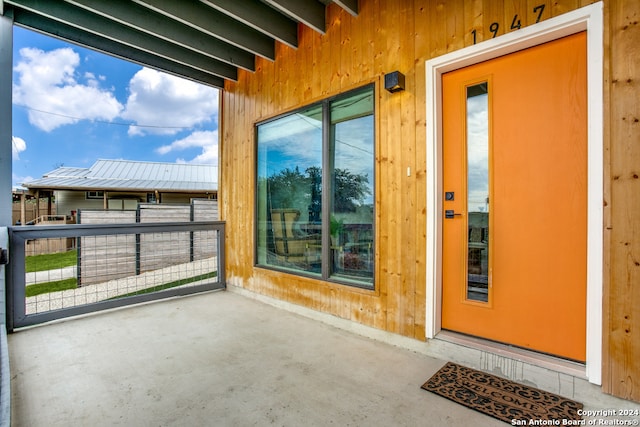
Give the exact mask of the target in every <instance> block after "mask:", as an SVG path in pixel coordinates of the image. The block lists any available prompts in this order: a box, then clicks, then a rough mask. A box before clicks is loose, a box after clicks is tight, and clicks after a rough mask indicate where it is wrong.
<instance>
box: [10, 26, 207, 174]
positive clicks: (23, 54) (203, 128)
mask: <svg viewBox="0 0 640 427" xmlns="http://www.w3.org/2000/svg"><path fill="white" fill-rule="evenodd" d="M13 65H14V70H13V171H12V172H13V175H12V181H13V186H14V187H18V186H20V184H21V183H23V182H28V181H30V180H32V179H37V178H40V177H42V175H43V174H45V173H46V172H49V171H51V170H53V169H55V168H57V167H59V166H62V165H64V166H69V167H89V166H91V165H92V164H93V163H94V162H95V161H96V160H97V159H126V160H142V161H154V162H171V163H174V162H182V163H204V164H213V165H217V164H218V147H217V143H218V91H217V90H216V89H214V88H211V87H208V86H204V85H199V84H197V83H194V82H191V81H188V80H185V79H180V78H178V77H175V76H172V75H169V74H165V73H161V72H158V71H155V70H152V69H149V68H144V67H142V66H140V65H137V64H133V63H130V62H126V61H123V60H121V59H117V58H113V57H111V56H108V55H105V54H102V53H98V52H95V51H92V50H89V49H85V48H81V47H79V46H76V45H73V44H70V43H65V42H62V41H60V40H58V39H55V38H52V37H47V36H44V35H41V34H38V33H35V32H32V31H29V30H25V29H22V28H19V27H14V52H13Z"/></svg>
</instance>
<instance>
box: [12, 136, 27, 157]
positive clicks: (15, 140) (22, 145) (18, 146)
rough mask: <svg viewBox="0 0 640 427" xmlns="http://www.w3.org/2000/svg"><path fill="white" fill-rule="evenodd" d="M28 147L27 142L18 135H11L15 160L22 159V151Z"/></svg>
mask: <svg viewBox="0 0 640 427" xmlns="http://www.w3.org/2000/svg"><path fill="white" fill-rule="evenodd" d="M26 149H27V143H26V142H25V140H24V139H22V138H20V137H18V136H12V137H11V155H12V157H13V160H20V153H21V152H22V151H24V150H26Z"/></svg>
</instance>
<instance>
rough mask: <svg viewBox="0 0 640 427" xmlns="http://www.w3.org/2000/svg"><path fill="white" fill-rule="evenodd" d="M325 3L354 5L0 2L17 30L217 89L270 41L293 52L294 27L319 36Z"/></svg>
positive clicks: (297, 0)
mask: <svg viewBox="0 0 640 427" xmlns="http://www.w3.org/2000/svg"><path fill="white" fill-rule="evenodd" d="M330 3H336V4H337V5H338V6H340V7H341V8H343V9H344V10H346V11H347V12H349V13H351V14H352V15H357V13H358V0H334V1H332V0H199V1H198V0H116V1H104V0H66V1H62V0H0V14H3V15H5V16H8V17H12V18H13V21H14V23H15V24H16V25H20V26H22V27H25V28H30V29H32V30H35V31H39V32H42V33H45V34H49V35H52V36H54V37H58V38H61V39H64V40H67V41H70V42H73V43H76V44H79V45H82V46H86V47H89V48H92V49H95V50H99V51H102V52H105V53H108V54H111V55H114V56H117V57H120V58H123V59H127V60H130V61H132V62H136V63H138V64H142V65H145V66H149V67H151V68H156V69H160V70H163V71H166V72H169V73H172V74H176V75H179V76H182V77H186V78H189V79H191V80H195V81H198V82H201V83H205V84H208V85H211V86H216V87H220V88H222V87H224V80H225V79H230V80H237V78H238V68H242V69H245V70H248V71H254V70H255V59H256V56H260V57H262V58H266V59H268V60H271V61H274V60H275V50H276V49H275V43H276V41H278V42H281V43H284V44H286V45H288V46H291V47H293V48H296V47H297V46H298V24H303V25H306V26H308V27H311V28H313V29H314V30H316V31H318V32H321V33H324V32H325V28H326V17H325V15H326V7H327V6H328V5H329V4H330Z"/></svg>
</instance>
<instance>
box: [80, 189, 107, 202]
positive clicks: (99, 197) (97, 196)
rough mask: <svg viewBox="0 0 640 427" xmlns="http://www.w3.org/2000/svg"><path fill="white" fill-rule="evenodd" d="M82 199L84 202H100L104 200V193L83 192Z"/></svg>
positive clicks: (94, 191)
mask: <svg viewBox="0 0 640 427" xmlns="http://www.w3.org/2000/svg"><path fill="white" fill-rule="evenodd" d="M90 193H95V194H90ZM84 198H85V200H102V199H104V191H102V190H99V191H98V190H91V191H85V193H84Z"/></svg>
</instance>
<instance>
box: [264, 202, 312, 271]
mask: <svg viewBox="0 0 640 427" xmlns="http://www.w3.org/2000/svg"><path fill="white" fill-rule="evenodd" d="M299 219H300V211H299V210H298V209H272V210H271V230H272V233H273V243H274V252H275V255H276V258H277V259H279V260H280V261H284V262H285V263H291V264H294V265H298V266H303V267H305V268H307V269H308V268H310V267H311V266H312V265H314V264H318V263H320V261H321V252H320V248H321V242H322V241H321V236H320V234H308V233H305V232H304V231H302V230H301V229H300V227H299V224H298V221H299Z"/></svg>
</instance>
